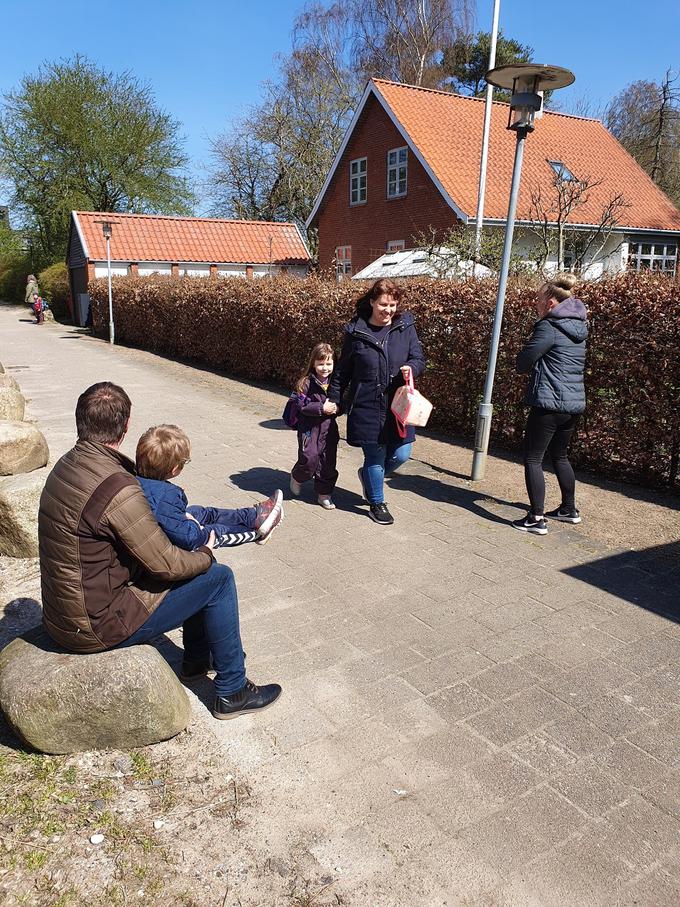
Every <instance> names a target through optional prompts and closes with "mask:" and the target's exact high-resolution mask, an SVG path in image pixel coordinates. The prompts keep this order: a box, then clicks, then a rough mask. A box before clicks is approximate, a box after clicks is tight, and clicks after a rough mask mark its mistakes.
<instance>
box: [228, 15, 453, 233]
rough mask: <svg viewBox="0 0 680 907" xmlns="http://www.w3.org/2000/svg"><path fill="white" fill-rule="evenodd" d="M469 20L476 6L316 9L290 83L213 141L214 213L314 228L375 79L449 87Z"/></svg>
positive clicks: (290, 68)
mask: <svg viewBox="0 0 680 907" xmlns="http://www.w3.org/2000/svg"><path fill="white" fill-rule="evenodd" d="M469 13H470V0H364V2H360V0H346V2H344V3H340V2H335V3H332V4H331V5H330V6H326V5H323V4H321V3H313V4H311V5H309V6H307V7H306V8H305V10H304V11H303V12H302V13H301V15H300V16H298V18H297V19H296V20H295V25H294V28H293V51H292V53H291V54H290V55H289V56H287V57H285V58H283V59H282V61H281V65H280V78H279V79H278V80H277V81H276V82H271V83H268V84H266V85H265V86H264V97H263V99H262V102H261V103H260V104H259V105H258V106H256V107H254V108H253V109H252V110H251V111H249V112H248V113H247V114H246V116H245V117H244V118H243V119H242V120H240V121H239V122H238V123H236V124H235V126H234V127H232V129H231V130H230V131H229V132H228V133H226V134H223V135H219V136H217V138H216V139H215V140H214V141H213V171H212V176H211V180H210V184H211V190H212V196H213V200H214V204H213V212H214V213H215V214H218V215H227V216H236V217H251V218H263V219H272V220H293V221H296V222H297V223H299V224H300V225H302V224H304V222H305V220H306V218H307V217H308V216H309V212H310V211H311V209H312V206H313V204H314V200H315V198H316V196H317V195H318V193H319V191H320V189H321V186H322V185H323V181H324V179H325V178H326V175H327V173H328V171H329V169H330V167H331V164H332V162H333V159H334V157H335V154H336V151H337V149H338V147H339V146H340V143H341V141H342V138H343V135H344V133H345V130H346V128H347V126H348V124H349V122H350V119H351V117H352V113H353V110H354V106H355V104H356V102H357V100H358V99H359V97H360V96H361V92H362V90H363V88H364V85H365V83H366V81H367V79H369V78H371V77H372V76H375V77H380V78H388V79H397V80H400V81H405V82H409V83H411V84H418V85H426V86H428V87H439V85H440V84H441V75H442V73H441V65H440V62H441V54H442V52H443V48H444V46H446V45H447V44H448V43H449V42H451V41H452V40H454V39H455V37H456V35H457V34H458V32H459V30H460V29H461V28H462V27H463V23H464V22H465V21H466V20H467V17H468V16H469ZM309 238H310V243H311V245H312V247H313V246H314V241H315V237H314V236H310V237H309Z"/></svg>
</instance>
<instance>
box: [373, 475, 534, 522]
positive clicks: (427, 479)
mask: <svg viewBox="0 0 680 907" xmlns="http://www.w3.org/2000/svg"><path fill="white" fill-rule="evenodd" d="M427 468H428V469H431V470H432V472H433V473H436V472H443V473H445V474H446V475H455V473H451V472H449V471H448V470H440V469H439V468H438V467H433V466H430V467H427ZM387 484H388V486H389V487H390V488H395V489H398V490H400V491H411V492H413V494H417V495H420V497H423V498H426V499H427V500H428V501H437V502H438V503H443V504H451V505H452V506H454V507H462V508H463V509H464V510H468V511H470V513H473V514H475V516H479V517H482V519H485V520H488V521H489V522H490V523H502V524H505V525H508V523H509V520H508V518H507V517H503V516H500V515H498V514H496V513H493V511H491V510H489V508H488V507H486V506H482V503H488V504H495V505H499V506H501V507H517V508H520V509H521V510H526V509H527V505H526V503H524V502H519V501H504V500H503V499H502V498H494V497H492V496H491V495H489V494H484V493H482V492H479V491H472V490H470V489H468V488H459V487H458V486H456V485H449V484H447V483H446V482H442V481H440V480H439V479H437V478H433V477H431V476H427V475H417V474H409V473H400V472H394V473H392V475H390V476H388V478H387Z"/></svg>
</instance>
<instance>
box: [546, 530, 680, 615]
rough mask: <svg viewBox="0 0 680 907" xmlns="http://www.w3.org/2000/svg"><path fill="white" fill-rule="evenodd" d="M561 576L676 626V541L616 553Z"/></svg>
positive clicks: (679, 600) (679, 549)
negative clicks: (614, 597) (648, 612)
mask: <svg viewBox="0 0 680 907" xmlns="http://www.w3.org/2000/svg"><path fill="white" fill-rule="evenodd" d="M562 573H566V575H567V576H573V577H574V578H575V579H579V580H581V581H582V582H584V583H589V584H590V585H591V586H594V587H595V588H597V589H602V590H603V591H604V592H608V593H609V594H611V595H616V596H617V598H620V599H623V600H624V601H629V602H631V603H632V604H634V605H637V606H638V607H639V608H644V609H645V610H646V611H652V612H653V613H654V614H659V615H661V616H662V617H666V618H667V619H668V620H672V621H674V622H675V623H680V595H679V594H678V591H677V590H678V588H680V541H677V542H668V543H667V544H665V545H654V546H653V547H651V548H645V549H643V550H642V551H622V552H618V553H617V554H612V555H610V556H608V557H602V558H598V559H597V560H594V561H589V562H588V563H587V564H581V565H579V566H575V567H567V568H565V569H563V570H562Z"/></svg>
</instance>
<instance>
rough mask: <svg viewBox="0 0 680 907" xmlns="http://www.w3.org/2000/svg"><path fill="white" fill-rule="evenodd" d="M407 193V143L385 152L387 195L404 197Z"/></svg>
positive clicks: (389, 196)
mask: <svg viewBox="0 0 680 907" xmlns="http://www.w3.org/2000/svg"><path fill="white" fill-rule="evenodd" d="M407 194H408V145H402V147H401V148H390V150H389V151H388V152H387V197H388V198H404V196H405V195H407Z"/></svg>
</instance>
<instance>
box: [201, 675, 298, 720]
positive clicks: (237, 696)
mask: <svg viewBox="0 0 680 907" xmlns="http://www.w3.org/2000/svg"><path fill="white" fill-rule="evenodd" d="M280 695H281V687H280V686H279V685H278V683H268V684H267V685H266V686H263V687H256V686H255V684H254V683H252V682H251V681H250V680H247V679H246V682H245V686H243V687H242V688H241V689H240V690H239V691H238V693H232V694H231V696H215V701H214V703H213V708H212V713H213V717H215V718H220V719H222V720H226V719H229V718H238V717H239V715H250V714H251V713H252V712H260V711H262V710H263V709H266V708H269V706H270V705H274V703H275V702H276V700H277V699H278V698H279V696H280Z"/></svg>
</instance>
